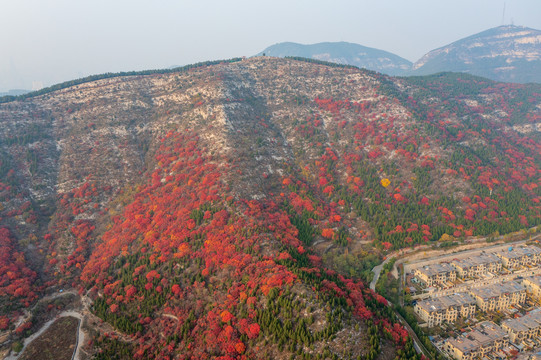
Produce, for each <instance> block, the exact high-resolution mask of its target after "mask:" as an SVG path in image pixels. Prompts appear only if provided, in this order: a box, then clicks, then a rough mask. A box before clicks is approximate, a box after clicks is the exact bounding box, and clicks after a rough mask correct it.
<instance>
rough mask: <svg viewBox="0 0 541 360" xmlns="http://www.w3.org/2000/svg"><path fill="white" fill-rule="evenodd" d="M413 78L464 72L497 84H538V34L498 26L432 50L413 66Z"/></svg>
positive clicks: (540, 62)
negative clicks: (501, 82)
mask: <svg viewBox="0 0 541 360" xmlns="http://www.w3.org/2000/svg"><path fill="white" fill-rule="evenodd" d="M412 69H413V74H416V75H428V74H434V73H438V72H442V71H453V72H464V73H468V74H472V75H478V76H484V77H487V78H489V79H493V80H497V81H507V82H517V83H530V82H537V83H539V82H541V31H540V30H536V29H530V28H527V27H523V26H512V25H506V26H499V27H496V28H493V29H489V30H486V31H483V32H481V33H478V34H475V35H472V36H469V37H467V38H464V39H461V40H458V41H455V42H453V43H452V44H449V45H446V46H443V47H441V48H439V49H435V50H432V51H430V52H428V53H427V54H426V55H424V56H423V57H422V58H421V59H419V60H418V61H417V62H415V63H414V64H413V68H412Z"/></svg>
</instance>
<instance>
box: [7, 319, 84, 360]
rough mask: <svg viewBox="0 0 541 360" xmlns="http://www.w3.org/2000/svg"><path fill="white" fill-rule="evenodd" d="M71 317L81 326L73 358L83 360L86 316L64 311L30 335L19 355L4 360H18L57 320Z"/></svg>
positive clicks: (78, 328) (11, 355)
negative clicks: (84, 321)
mask: <svg viewBox="0 0 541 360" xmlns="http://www.w3.org/2000/svg"><path fill="white" fill-rule="evenodd" d="M66 316H71V317H74V318H77V319H79V326H78V327H77V331H78V334H77V347H76V348H75V352H74V356H73V357H72V359H73V360H81V356H80V351H81V346H82V345H83V344H84V339H85V333H84V332H83V330H82V329H81V326H82V324H83V319H84V316H83V315H82V314H80V313H78V312H76V311H63V312H61V313H60V314H59V315H58V316H57V317H56V318H54V319H52V320H49V321H47V322H46V323H45V324H44V325H43V326H42V327H41V329H39V330H38V331H37V332H35V333H34V334H32V335H30V336H29V337H27V338H26V339H24V346H23V349H22V350H21V351H20V352H19V353H18V354H13V353H12V354H10V355H8V356H7V357H6V358H5V359H4V360H17V359H18V358H19V357H20V356H21V355H22V354H23V353H24V350H25V349H26V347H27V346H28V344H30V343H31V342H32V341H34V340H35V339H36V338H38V337H39V336H40V335H41V334H43V333H44V332H45V331H46V330H47V329H48V328H49V327H50V326H51V325H52V324H53V323H54V322H55V321H56V320H58V319H59V318H61V317H66Z"/></svg>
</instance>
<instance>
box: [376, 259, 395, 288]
mask: <svg viewBox="0 0 541 360" xmlns="http://www.w3.org/2000/svg"><path fill="white" fill-rule="evenodd" d="M396 255H397V254H391V255H389V256H388V257H387V259H385V261H384V262H382V263H381V264H379V265H376V266H374V268H373V269H372V272H373V273H374V278H373V279H372V281H371V282H370V289H372V290H374V291H376V283H377V282H378V279H379V275H380V274H381V270H383V266H385V264H387V263H388V262H389V261H391V259H392V258H394V257H396Z"/></svg>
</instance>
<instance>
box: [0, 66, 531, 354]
mask: <svg viewBox="0 0 541 360" xmlns="http://www.w3.org/2000/svg"><path fill="white" fill-rule="evenodd" d="M121 75H123V76H121ZM11 100H13V99H4V101H6V102H5V103H3V104H0V122H1V124H0V205H1V206H0V280H1V281H0V331H2V333H1V334H0V336H4V335H6V336H8V337H10V339H11V340H12V341H16V340H18V341H20V339H21V338H22V337H23V336H25V335H28V332H30V331H36V330H37V329H39V327H40V324H42V323H43V322H44V321H45V320H46V319H48V318H54V316H55V315H56V314H58V312H59V311H61V310H62V309H63V308H62V302H61V301H60V300H61V299H60V298H56V296H59V295H58V294H59V291H58V290H59V289H60V290H64V293H65V294H68V293H69V294H70V296H73V297H76V299H74V300H73V302H72V303H70V304H69V307H68V309H70V311H72V312H74V311H78V312H79V313H80V314H81V315H82V316H84V317H85V319H86V320H85V322H84V323H85V326H84V327H83V329H84V330H85V332H86V337H85V341H84V342H82V346H83V350H84V351H85V352H87V353H88V354H91V355H93V356H94V357H95V358H96V359H108V358H116V359H156V358H167V357H169V358H186V359H188V358H196V359H204V358H220V359H243V358H256V359H289V358H292V357H294V358H301V359H321V358H332V359H349V358H359V357H360V358H367V359H375V358H378V359H416V358H417V359H419V358H420V356H419V355H416V354H415V350H414V349H413V344H412V340H411V336H410V335H409V333H408V331H407V330H406V329H405V328H404V327H403V325H401V323H400V322H399V320H398V318H397V317H396V315H395V313H394V311H393V307H389V306H387V304H388V303H387V300H385V298H383V297H382V296H381V295H380V294H376V293H374V292H373V291H372V290H370V289H369V287H368V286H367V284H368V282H369V281H370V280H371V277H372V274H371V269H372V267H373V266H374V265H376V264H378V263H380V262H381V261H382V259H383V257H384V256H388V255H389V253H390V252H391V251H393V250H398V249H401V248H405V247H411V246H413V245H417V246H423V247H425V248H426V247H438V246H449V245H452V244H453V243H459V242H461V241H464V240H465V239H467V238H470V237H471V236H486V237H493V236H497V234H507V233H510V232H514V231H518V230H522V229H528V228H531V227H535V226H537V225H539V224H540V223H541V186H539V185H540V178H539V174H540V170H541V169H540V164H541V156H540V154H541V151H540V150H541V144H540V140H541V139H540V135H539V130H540V128H541V125H540V123H541V85H533V84H528V85H521V84H505V83H497V82H493V81H489V80H486V79H483V78H479V77H475V76H471V75H467V74H454V73H446V74H438V75H434V76H429V77H413V78H391V77H388V76H385V75H382V74H379V73H375V72H372V71H367V70H361V69H357V68H353V67H348V66H339V65H334V66H331V65H329V64H322V63H318V62H315V61H311V62H308V61H299V60H294V59H280V58H271V57H256V58H250V59H246V60H240V59H234V60H231V61H225V62H217V63H208V64H200V65H197V66H189V67H185V68H182V69H174V70H164V71H162V72H160V71H149V72H141V73H129V74H116V75H115V74H105V75H103V76H94V77H91V78H86V79H81V80H76V81H73V82H70V83H67V84H59V85H57V86H55V87H53V88H50V89H43V90H41V91H40V92H36V93H32V94H26V95H23V96H21V97H19V98H18V99H17V100H15V101H11ZM382 279H383V280H382V281H383V283H382V286H381V288H382V289H383V290H382V291H385V292H386V293H385V294H386V295H388V296H389V297H390V298H392V296H393V295H392V294H393V293H396V292H397V291H398V290H397V289H398V288H399V284H398V282H397V281H396V280H394V282H393V281H392V280H390V279H387V277H386V276H384V277H382ZM37 299H42V300H41V301H40V302H39V303H37ZM47 299H49V301H51V302H50V303H47V301H48V300H47ZM51 299H52V300H51ZM34 304H36V305H35V306H34ZM38 305H39V306H38ZM25 310H27V311H25ZM30 310H31V311H30ZM10 330H13V331H12V332H9V331H10ZM89 340H91V341H89ZM420 341H422V343H423V344H424V347H426V348H427V350H426V351H428V352H429V353H427V356H428V358H431V359H438V358H439V354H438V352H437V350H436V349H435V348H433V347H432V345H431V344H430V341H429V340H428V338H426V336H421V339H420ZM3 346H4V348H5V347H6V346H7V345H3ZM0 350H1V349H0Z"/></svg>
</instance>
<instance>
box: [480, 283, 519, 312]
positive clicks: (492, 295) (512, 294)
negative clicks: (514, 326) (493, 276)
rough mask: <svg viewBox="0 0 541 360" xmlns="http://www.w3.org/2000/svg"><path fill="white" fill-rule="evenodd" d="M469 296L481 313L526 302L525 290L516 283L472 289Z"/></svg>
mask: <svg viewBox="0 0 541 360" xmlns="http://www.w3.org/2000/svg"><path fill="white" fill-rule="evenodd" d="M470 294H471V295H472V296H473V298H474V299H475V301H476V302H477V306H478V307H479V309H480V310H482V311H501V310H504V309H507V308H508V307H509V306H511V305H517V304H522V303H524V302H525V301H526V288H525V287H524V286H523V285H522V284H521V283H519V282H518V281H509V282H505V283H501V284H491V285H487V286H483V287H479V288H474V289H472V290H470Z"/></svg>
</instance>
